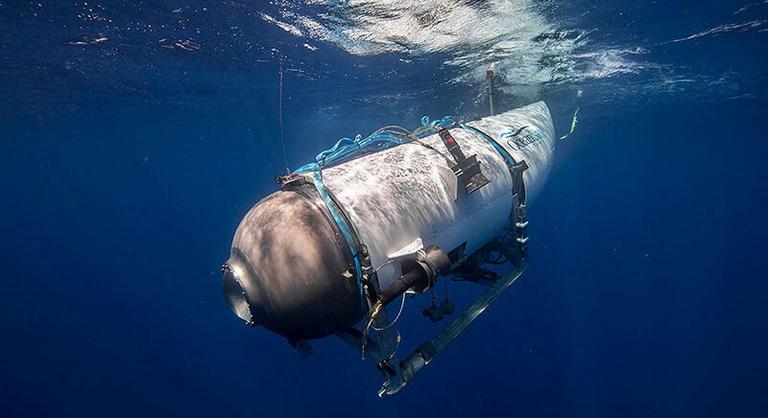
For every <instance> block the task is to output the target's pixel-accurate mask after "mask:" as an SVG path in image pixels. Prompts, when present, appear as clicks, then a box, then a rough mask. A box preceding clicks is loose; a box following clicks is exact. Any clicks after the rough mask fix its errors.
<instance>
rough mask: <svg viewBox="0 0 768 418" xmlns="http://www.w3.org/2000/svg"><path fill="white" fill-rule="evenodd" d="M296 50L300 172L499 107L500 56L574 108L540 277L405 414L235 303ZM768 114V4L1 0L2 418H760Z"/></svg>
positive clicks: (272, 169) (552, 185) (290, 150)
mask: <svg viewBox="0 0 768 418" xmlns="http://www.w3.org/2000/svg"><path fill="white" fill-rule="evenodd" d="M280 62H282V63H283V68H284V85H283V87H284V88H283V97H284V103H283V122H284V130H285V149H286V155H287V162H288V165H289V166H290V167H292V168H295V167H298V166H299V165H300V164H303V163H305V162H307V161H311V160H312V158H314V156H315V154H316V153H317V152H319V151H320V150H322V149H325V148H327V147H328V146H330V145H332V144H333V143H334V142H335V141H336V140H337V139H338V138H341V137H344V136H349V137H353V136H354V135H356V134H358V133H360V134H363V135H365V134H368V133H370V132H372V131H374V130H375V129H377V128H379V127H381V126H383V125H387V124H399V125H404V126H407V127H412V128H415V127H417V126H418V121H419V119H420V118H421V117H422V116H423V115H430V116H431V117H440V116H443V115H454V116H456V117H458V118H462V119H465V120H471V119H473V118H477V117H480V116H484V115H485V114H487V112H488V109H487V89H486V80H485V72H486V70H487V69H488V67H489V66H490V65H494V68H495V71H496V86H495V91H494V94H495V101H496V108H497V110H499V111H503V110H509V109H512V108H514V107H517V106H520V105H524V104H527V103H530V102H533V101H536V100H545V101H546V102H547V104H548V105H549V106H550V109H551V111H552V114H553V117H554V121H555V127H556V129H557V131H558V134H559V135H562V134H565V133H567V132H568V130H569V129H570V125H571V118H572V115H573V111H574V109H575V108H576V107H578V108H579V109H580V112H579V118H578V125H577V127H576V129H575V131H574V133H573V134H572V135H571V136H570V137H569V138H568V139H567V140H564V141H560V142H558V144H557V149H556V151H555V160H554V164H553V166H552V171H551V175H550V177H549V180H548V183H547V184H546V186H545V189H544V191H543V192H542V194H541V195H540V196H539V197H538V199H537V200H536V201H535V202H534V203H533V204H532V205H531V206H530V208H529V213H528V214H529V220H530V222H531V226H530V235H531V241H530V248H529V251H530V261H529V264H528V270H527V272H526V273H525V275H524V276H523V278H522V279H521V280H520V281H518V282H517V283H516V284H515V285H514V286H513V287H512V288H511V289H510V290H508V291H507V292H506V293H505V294H504V295H503V296H502V297H501V298H500V299H499V300H498V301H497V302H496V303H495V304H493V305H492V306H491V307H490V308H489V309H488V310H487V311H486V312H485V313H484V314H483V315H482V316H481V317H480V318H479V319H478V320H477V321H476V322H475V323H474V324H472V326H471V327H469V329H468V330H467V331H466V332H465V333H464V334H462V335H461V336H460V337H459V338H458V339H457V340H456V341H455V342H454V343H453V344H452V345H451V346H450V347H449V348H448V349H447V350H446V351H444V352H443V353H441V354H440V355H439V356H438V357H437V358H436V360H435V361H434V362H433V363H432V364H430V366H429V367H428V368H427V369H426V370H425V371H423V372H422V373H421V374H420V375H419V376H418V377H417V378H416V379H415V380H414V381H413V382H412V383H411V384H409V386H408V387H406V389H405V390H403V391H402V392H401V393H399V394H397V395H396V396H394V397H387V398H379V397H377V396H376V390H377V389H378V388H379V385H380V383H381V377H380V375H379V373H378V372H377V371H376V370H375V368H374V367H373V365H372V364H371V363H369V362H363V361H361V360H360V358H359V355H357V354H356V353H355V352H354V351H353V350H352V349H351V348H349V347H348V346H346V345H344V344H343V343H342V342H340V341H338V340H336V339H334V338H328V339H324V340H320V341H318V342H316V343H314V344H313V346H314V353H313V354H312V355H311V356H310V357H308V358H306V359H300V358H299V356H298V355H297V353H296V352H295V350H293V349H292V348H291V347H289V346H288V344H287V343H286V341H285V339H283V338H281V337H278V336H276V335H274V334H271V333H269V332H267V331H265V330H264V329H260V328H254V329H251V328H247V327H244V326H243V324H242V322H241V321H240V320H238V319H237V318H236V317H235V316H234V315H232V313H231V312H230V310H229V308H228V307H227V306H226V304H225V303H224V300H223V298H222V296H221V278H220V272H219V268H220V266H221V264H222V262H223V261H225V260H226V259H227V257H228V255H229V245H230V243H231V238H232V234H233V233H234V230H235V228H236V227H237V225H238V222H239V221H240V219H241V218H242V216H243V215H244V214H245V213H246V211H247V210H248V208H250V206H251V205H252V204H254V203H255V202H256V201H258V200H259V199H260V198H261V197H263V196H265V195H267V194H268V193H271V192H272V191H274V190H276V188H277V186H276V185H275V184H274V182H273V178H274V176H275V175H277V174H282V172H283V171H284V163H283V153H282V148H281V143H280V134H279V128H278V126H279V111H278V98H279V97H280V88H279V73H280ZM767 110H768V2H766V1H763V0H738V1H701V0H699V1H682V0H676V1H644V2H636V1H627V0H624V1H603V2H588V1H553V0H542V1H534V0H495V1H492V0H488V1H458V0H452V1H448V0H443V1H438V0H424V1H412V0H404V1H394V0H382V1H373V0H348V1H331V0H328V1H324V0H313V1H306V2H299V1H289V0H285V1H271V2H262V1H240V0H228V1H189V2H182V1H165V0H158V1H79V2H70V1H46V0H39V1H32V2H29V1H21V0H11V1H8V0H0V191H2V195H1V197H0V262H1V263H2V264H1V265H2V275H1V276H0V277H2V290H0V295H2V296H1V300H0V336H2V338H1V339H0V416H1V417H97V416H98V417H103V416H110V417H149V416H162V417H304V416H310V415H313V416H329V417H338V416H351V417H362V416H365V417H391V416H397V417H410V416H413V417H424V416H441V417H447V416H451V417H453V416H456V417H478V416H490V417H497V416H500V417H590V418H592V417H697V418H698V417H725V416H734V417H762V416H765V415H766V412H765V411H766V410H768V396H766V393H768V350H767V349H766V348H767V344H766V343H767V342H768V313H767V310H766V306H768V280H766V278H768V274H766V260H767V259H768V218H767V217H766V210H765V205H766V203H767V202H768V175H766V171H765V170H766V167H767V165H766V161H768V118H767V113H766V111H767ZM462 289H463V288H462V287H458V286H451V287H450V288H449V289H448V294H449V295H450V296H451V297H453V296H456V297H459V298H460V297H461V296H460V295H456V293H459V292H461V291H462ZM428 304H429V297H424V298H420V299H419V298H414V299H412V300H409V302H408V305H407V306H406V309H405V312H404V315H403V318H402V319H401V321H403V323H404V324H418V325H405V326H406V327H407V326H410V328H409V329H408V330H409V331H415V332H411V333H410V334H406V333H403V339H404V343H414V342H418V341H420V340H421V339H422V338H424V337H425V336H426V335H422V334H419V333H418V332H422V331H425V330H430V329H432V328H430V327H431V326H429V325H428V324H425V320H424V318H422V317H421V315H420V311H421V309H423V308H424V307H426V306H427V305H428Z"/></svg>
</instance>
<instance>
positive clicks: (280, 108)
mask: <svg viewBox="0 0 768 418" xmlns="http://www.w3.org/2000/svg"><path fill="white" fill-rule="evenodd" d="M272 52H273V53H276V54H277V62H278V64H279V65H280V96H279V99H278V113H277V114H278V122H279V124H280V146H281V147H282V149H283V163H285V174H287V175H290V174H291V170H290V169H289V168H288V155H287V154H286V152H285V133H284V130H283V76H284V73H285V71H284V68H283V55H282V54H281V53H280V51H279V50H278V49H277V48H272Z"/></svg>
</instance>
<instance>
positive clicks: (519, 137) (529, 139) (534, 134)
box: [500, 126, 544, 150]
mask: <svg viewBox="0 0 768 418" xmlns="http://www.w3.org/2000/svg"><path fill="white" fill-rule="evenodd" d="M500 138H501V139H506V140H507V144H508V145H509V146H510V147H512V149H514V150H520V149H522V148H525V147H527V146H528V145H531V144H533V143H534V142H536V141H539V140H541V139H543V138H544V134H543V133H542V132H541V131H540V130H538V129H536V128H530V127H528V126H523V127H522V128H519V129H512V130H511V131H508V132H504V133H502V134H501V136H500Z"/></svg>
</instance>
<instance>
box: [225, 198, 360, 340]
mask: <svg viewBox="0 0 768 418" xmlns="http://www.w3.org/2000/svg"><path fill="white" fill-rule="evenodd" d="M322 205H323V202H322V200H320V197H319V195H317V194H316V192H314V191H313V190H309V189H303V190H302V189H296V190H289V191H279V192H276V193H274V194H272V195H270V196H268V197H266V198H265V199H263V200H262V201H261V202H259V203H258V204H257V205H256V206H254V207H253V208H252V209H251V210H250V211H249V212H248V214H247V215H246V216H245V218H243V220H242V221H241V223H240V226H239V227H238V228H237V232H236V233H235V237H234V240H233V243H232V253H231V257H230V259H229V260H228V261H227V262H226V264H225V265H224V268H223V270H224V294H225V298H226V300H227V303H228V304H229V306H230V307H231V308H232V310H233V311H234V312H235V314H237V316H239V317H240V318H241V319H243V320H244V321H246V322H248V323H250V324H253V325H261V326H264V327H266V328H267V329H269V330H271V331H273V332H275V333H278V334H281V335H284V336H286V337H288V338H289V339H292V340H302V339H310V338H320V337H324V336H327V335H330V334H332V333H334V332H337V331H340V330H341V329H343V328H346V327H348V326H351V325H353V324H354V323H355V322H356V321H357V320H359V319H360V317H361V316H362V314H363V312H362V309H361V299H360V294H359V289H358V287H357V282H356V278H355V276H354V274H350V272H349V269H350V266H351V265H352V257H351V253H350V251H349V249H348V248H346V247H344V245H345V244H344V241H343V237H342V236H341V235H340V233H339V231H338V229H337V227H336V225H335V223H333V221H332V219H331V218H330V215H329V214H328V212H327V210H326V209H325V208H324V207H323V206H322Z"/></svg>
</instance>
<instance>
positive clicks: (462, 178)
mask: <svg viewBox="0 0 768 418" xmlns="http://www.w3.org/2000/svg"><path fill="white" fill-rule="evenodd" d="M437 133H438V134H439V135H440V139H442V140H443V145H445V147H446V148H448V152H450V153H451V156H452V157H453V160H454V161H456V164H455V165H454V166H453V167H451V170H452V171H453V174H455V175H456V179H457V180H458V181H459V183H461V185H462V186H464V191H465V192H466V193H467V194H472V193H474V192H476V191H477V190H478V189H480V188H481V187H483V186H485V185H486V184H488V183H490V182H491V181H490V180H488V178H487V177H485V175H484V174H483V173H482V171H480V161H478V160H477V154H473V155H470V156H469V157H466V156H465V155H464V152H463V151H462V150H461V147H460V146H459V143H458V142H456V139H455V138H454V137H453V136H451V132H450V131H448V129H445V128H443V129H440V130H439V131H437Z"/></svg>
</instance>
